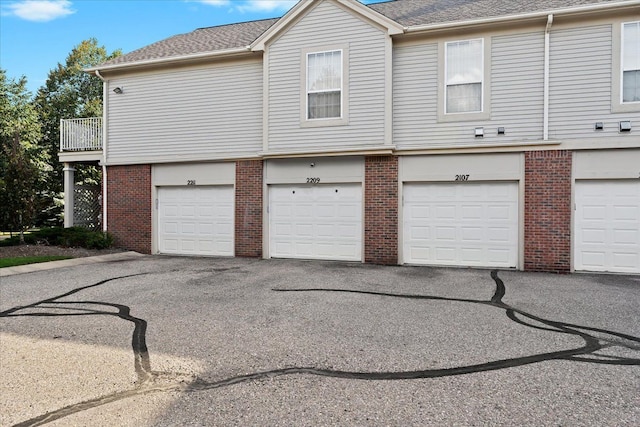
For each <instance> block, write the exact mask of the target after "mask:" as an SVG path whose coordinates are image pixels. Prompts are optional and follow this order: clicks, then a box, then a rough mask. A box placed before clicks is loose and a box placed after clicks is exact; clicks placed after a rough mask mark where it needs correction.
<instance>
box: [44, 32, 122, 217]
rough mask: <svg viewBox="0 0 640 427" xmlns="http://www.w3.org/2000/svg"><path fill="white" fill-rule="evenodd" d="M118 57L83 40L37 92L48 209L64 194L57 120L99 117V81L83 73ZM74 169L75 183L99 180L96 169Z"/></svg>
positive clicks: (96, 44) (89, 41)
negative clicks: (47, 167) (47, 173)
mask: <svg viewBox="0 0 640 427" xmlns="http://www.w3.org/2000/svg"><path fill="white" fill-rule="evenodd" d="M120 55H121V51H120V50H116V51H114V52H112V53H110V54H109V53H107V50H106V48H105V47H104V46H99V45H98V41H97V40H96V39H94V38H91V39H88V40H84V41H82V42H81V43H80V44H79V45H77V46H75V47H74V48H73V50H72V51H71V53H69V55H68V56H67V58H66V60H65V62H64V64H61V63H58V66H57V67H56V68H54V69H53V70H51V71H50V72H49V75H48V78H47V81H46V83H45V84H44V86H42V87H41V88H40V89H39V90H38V93H37V95H36V98H35V100H34V105H35V107H36V111H37V113H38V116H39V120H40V123H41V125H42V138H41V140H40V146H41V147H42V148H43V149H44V150H45V151H46V152H47V154H48V158H49V165H50V166H51V168H50V171H51V172H50V176H49V177H48V180H47V181H48V188H47V190H48V193H49V195H50V199H51V200H50V206H53V205H54V197H56V196H59V193H61V192H62V191H63V178H64V176H63V171H62V164H60V162H59V161H58V151H59V149H60V119H71V118H83V117H101V116H102V81H101V80H100V79H99V78H98V77H96V76H94V75H91V74H88V73H86V72H84V71H83V70H84V69H85V68H89V67H91V66H94V65H98V64H100V63H102V62H105V61H108V60H110V59H113V58H115V57H117V56H120ZM76 166H77V167H76V168H77V173H76V181H77V182H83V181H86V182H92V181H94V182H95V181H97V180H99V176H100V175H99V171H98V170H97V168H96V167H95V166H79V165H76Z"/></svg>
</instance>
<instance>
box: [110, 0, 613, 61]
mask: <svg viewBox="0 0 640 427" xmlns="http://www.w3.org/2000/svg"><path fill="white" fill-rule="evenodd" d="M303 1H306V0H303ZM613 1H615V0H392V1H388V2H384V3H375V4H371V5H369V7H370V8H371V9H373V10H375V11H376V12H379V13H380V14H382V15H384V16H386V17H387V18H390V19H392V20H394V21H396V22H398V23H399V24H401V25H403V26H405V27H409V26H416V25H429V24H439V23H453V22H460V21H469V20H476V19H483V18H495V17H499V16H508V15H516V14H521V13H530V12H538V11H552V10H555V9H565V8H569V7H576V6H585V5H591V4H596V3H611V2H613ZM279 19H280V18H274V19H264V20H260V21H250V22H241V23H237V24H229V25H221V26H217V27H208V28H199V29H197V30H195V31H192V32H190V33H186V34H179V35H176V36H173V37H169V38H168V39H165V40H162V41H159V42H156V43H153V44H150V45H148V46H145V47H143V48H141V49H137V50H134V51H133V52H130V53H127V54H126V55H122V56H120V57H118V58H115V59H112V60H110V61H108V62H105V63H103V64H101V65H100V66H99V67H102V66H110V65H120V64H129V63H136V62H141V61H147V60H154V59H163V58H171V57H179V56H184V55H189V54H198V53H206V52H215V51H219V50H226V49H233V48H241V47H245V46H248V45H249V44H251V43H252V42H253V41H254V40H256V39H257V38H258V37H259V36H260V35H261V34H262V33H264V32H265V31H266V30H267V29H268V28H269V27H271V26H272V25H273V24H275V23H276V22H278V20H279ZM99 67H98V68H99Z"/></svg>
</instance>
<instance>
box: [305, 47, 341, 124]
mask: <svg viewBox="0 0 640 427" xmlns="http://www.w3.org/2000/svg"><path fill="white" fill-rule="evenodd" d="M340 117H342V51H341V50H334V51H329V52H316V53H308V54H307V119H309V120H312V119H330V118H340Z"/></svg>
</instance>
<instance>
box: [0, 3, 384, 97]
mask: <svg viewBox="0 0 640 427" xmlns="http://www.w3.org/2000/svg"><path fill="white" fill-rule="evenodd" d="M379 1H381V0H365V1H363V3H373V2H379ZM295 3H296V0H74V1H72V0H0V68H2V69H5V70H7V74H8V76H9V78H18V77H20V76H22V75H24V76H26V77H27V80H28V88H29V90H30V91H31V92H33V93H34V94H35V92H36V91H37V90H38V88H39V87H40V86H42V85H43V84H44V83H45V81H46V78H47V74H48V73H49V70H51V69H53V68H55V67H56V65H57V64H58V63H59V62H60V63H64V61H65V59H66V57H67V55H68V54H69V52H71V49H73V47H74V46H76V45H77V44H79V43H80V42H81V41H82V40H85V39H88V38H90V37H95V38H96V39H98V42H99V43H100V45H104V46H105V47H106V48H107V51H108V52H109V53H111V52H112V51H114V50H116V49H122V51H123V52H124V53H127V52H130V51H132V50H135V49H138V48H140V47H143V46H146V45H148V44H151V43H153V42H156V41H159V40H162V39H165V38H167V37H170V36H173V35H175V34H180V33H186V32H189V31H192V30H194V29H196V28H201V27H210V26H214V25H221V24H228V23H233V22H242V21H251V20H255V19H263V18H274V17H278V16H282V15H283V14H284V13H286V11H287V10H289V8H291V7H292V6H293V5H294V4H295Z"/></svg>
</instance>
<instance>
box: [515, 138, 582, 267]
mask: <svg viewBox="0 0 640 427" xmlns="http://www.w3.org/2000/svg"><path fill="white" fill-rule="evenodd" d="M571 158H572V157H571V151H567V150H558V151H530V152H526V153H525V181H524V182H525V185H524V209H525V211H524V268H525V270H528V271H548V272H554V273H568V272H569V271H570V259H571Z"/></svg>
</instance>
